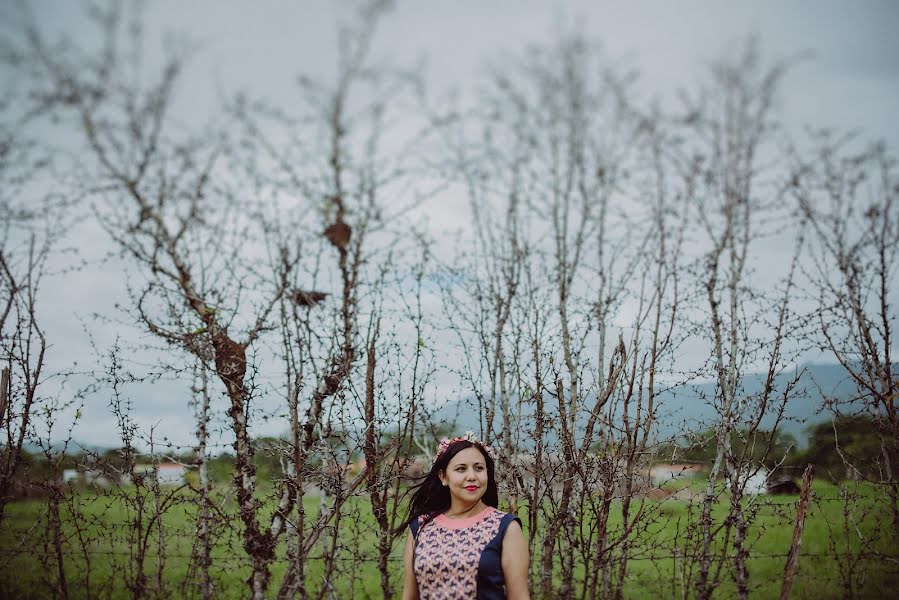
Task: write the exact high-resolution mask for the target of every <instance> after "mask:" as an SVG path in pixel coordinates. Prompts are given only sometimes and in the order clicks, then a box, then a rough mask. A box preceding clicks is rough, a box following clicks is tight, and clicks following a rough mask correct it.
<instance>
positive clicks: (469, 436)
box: [434, 431, 496, 463]
mask: <svg viewBox="0 0 899 600" xmlns="http://www.w3.org/2000/svg"><path fill="white" fill-rule="evenodd" d="M456 442H471V443H473V444H477V445H478V446H480V447H481V448H483V449H484V452H486V453H487V454H488V455H489V456H490V458H493V459H495V458H496V457H495V456H493V448H491V447H490V446H488V445H487V444H485V443H484V442H482V441H481V440H479V439H478V438H477V437H476V436H475V434H474V432H473V431H466V432H465V435H460V436H458V437H454V438H452V439H447V438H440V443H439V444H438V445H437V454H435V455H434V463H436V462H437V461H438V460H439V459H440V456H441V455H442V454H443V453H444V452H446V451H447V450H448V449H449V447H450V446H452V445H453V444H455V443H456Z"/></svg>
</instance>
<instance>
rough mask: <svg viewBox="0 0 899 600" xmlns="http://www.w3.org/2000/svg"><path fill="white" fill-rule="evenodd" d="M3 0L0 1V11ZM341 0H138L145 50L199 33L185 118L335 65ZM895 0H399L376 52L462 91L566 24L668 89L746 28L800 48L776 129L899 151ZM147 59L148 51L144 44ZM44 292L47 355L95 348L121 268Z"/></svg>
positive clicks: (172, 408)
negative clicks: (224, 98) (230, 95)
mask: <svg viewBox="0 0 899 600" xmlns="http://www.w3.org/2000/svg"><path fill="white" fill-rule="evenodd" d="M10 5H11V3H10V2H9V1H8V0H4V1H3V2H2V4H0V6H3V11H4V12H7V11H9V10H10ZM28 5H29V6H30V10H31V11H32V12H33V14H34V15H35V16H36V18H37V19H38V21H39V22H40V23H41V25H42V27H44V28H45V29H46V30H47V31H52V32H56V33H59V32H65V33H67V34H68V35H71V36H72V37H74V38H76V39H82V40H83V41H84V42H86V43H90V42H91V40H86V39H83V38H84V36H85V35H86V33H85V32H86V31H87V30H86V29H85V28H84V27H83V24H82V23H81V21H80V19H79V17H78V11H77V10H76V8H77V3H76V2H64V1H62V0H60V1H58V2H49V1H46V0H37V1H32V2H28ZM347 6H348V4H347V3H345V2H336V1H332V0H328V1H325V0H296V1H293V2H287V1H271V2H244V1H238V0H229V1H221V0H204V1H197V0H195V1H192V2H185V1H183V0H157V1H153V2H148V3H147V5H146V22H147V31H146V36H147V39H148V41H149V42H152V43H151V45H150V47H151V49H152V48H156V49H158V48H159V47H160V44H162V43H163V40H164V39H165V38H164V36H165V35H167V34H183V35H185V36H187V37H188V38H190V39H191V40H193V41H195V42H197V44H198V51H197V53H196V55H195V56H194V58H193V60H192V61H191V63H190V68H189V69H188V71H187V77H186V81H185V83H184V85H183V86H182V92H181V96H180V102H181V103H182V104H181V106H182V110H183V111H184V112H183V115H184V118H186V119H188V120H190V119H197V120H202V119H203V118H204V115H205V114H206V113H208V112H213V111H214V110H216V107H217V103H218V102H219V98H220V93H221V91H223V90H224V91H226V92H233V91H236V90H239V89H246V90H247V91H249V92H250V93H252V94H253V95H254V96H260V97H267V98H273V99H278V98H282V97H288V95H293V94H295V83H294V82H295V76H296V75H298V74H309V75H312V76H314V77H318V78H328V77H329V76H332V75H333V74H334V71H335V66H336V58H335V48H336V43H335V39H336V35H335V32H336V30H337V23H338V21H339V20H340V19H341V17H342V15H345V14H346V9H347ZM897 25H899V2H896V1H892V0H882V1H863V2H846V1H840V0H804V1H792V2H784V1H782V0H780V1H776V0H770V1H757V0H756V1H752V2H747V1H731V2H725V1H721V0H716V1H701V2H700V1H678V2H674V1H668V0H666V1H662V0H659V1H655V2H611V1H608V2H606V1H596V0H594V1H574V0H569V1H554V2H553V1H547V0H543V1H538V0H406V1H399V2H397V3H396V6H395V8H394V10H393V11H392V12H391V13H390V14H389V16H387V17H386V19H385V20H384V21H383V23H382V24H381V27H380V29H379V32H378V37H377V38H376V43H375V55H376V56H378V57H381V58H384V59H385V60H389V61H390V62H392V63H394V64H397V65H404V64H405V65H413V64H419V63H423V64H424V68H425V74H426V76H427V80H428V83H429V89H430V93H431V94H441V93H445V92H446V91H449V90H451V89H454V88H456V89H462V90H466V89H470V88H471V86H472V85H473V84H474V82H475V81H476V79H477V77H478V76H479V75H481V74H482V73H483V69H484V67H485V65H486V64H488V63H489V62H490V61H497V60H499V59H500V58H501V57H503V56H507V55H510V54H515V53H517V52H519V51H520V50H522V49H523V48H524V47H525V46H526V45H528V44H532V43H541V42H549V41H551V40H552V39H553V38H554V37H557V34H559V33H570V32H579V33H582V34H584V35H586V36H587V37H589V38H592V39H595V40H598V41H599V42H600V43H601V44H602V46H603V47H604V49H605V52H606V54H607V56H608V57H610V58H611V59H612V60H614V61H621V63H622V64H626V65H629V66H631V67H633V68H636V69H638V70H639V71H640V73H641V75H642V89H643V90H644V91H645V92H646V93H647V94H659V95H661V96H662V97H670V96H671V95H672V94H673V92H674V91H675V90H676V89H677V88H678V87H679V86H683V87H690V85H691V84H692V83H693V82H695V81H697V80H698V79H699V78H700V77H701V76H702V74H703V69H704V68H705V67H706V66H707V65H708V64H709V63H710V62H712V61H714V60H716V59H718V58H720V57H721V56H723V55H728V54H729V55H734V54H736V52H737V51H738V49H739V48H740V46H741V45H742V44H743V43H744V42H745V40H746V39H747V38H748V37H749V36H751V35H754V36H756V37H757V38H758V40H759V41H760V43H761V49H762V52H763V54H764V56H765V57H766V58H772V59H773V58H782V57H788V56H793V55H797V54H799V53H802V52H806V51H811V52H812V53H813V54H812V57H811V58H809V59H808V60H805V61H803V62H801V63H800V64H799V65H797V66H796V67H795V68H794V70H793V71H792V73H791V74H790V75H789V76H788V77H787V79H786V81H785V83H784V86H783V88H782V93H781V96H780V100H781V105H780V112H781V115H782V117H783V120H784V122H785V124H786V125H787V127H788V128H789V129H790V131H792V132H795V133H797V134H799V133H800V132H801V131H802V129H803V127H805V126H807V125H813V126H822V125H828V126H833V127H836V128H838V129H843V130H854V129H857V130H859V131H860V132H862V134H863V135H864V136H865V137H868V138H872V137H874V138H884V139H885V140H886V141H887V143H888V145H889V146H890V147H891V148H892V149H893V151H894V152H895V149H896V148H899V118H897V114H896V105H897V99H899V35H897V34H896V30H897ZM149 58H150V59H151V62H152V60H153V56H150V57H149ZM463 207H464V202H460V203H458V204H455V205H454V204H452V203H444V204H443V205H441V206H439V207H434V208H433V210H434V211H436V213H439V218H437V219H435V221H436V222H439V223H440V224H441V226H442V227H445V228H448V229H452V228H453V227H456V226H462V225H463V224H464V221H465V210H464V208H463ZM77 235H78V236H81V237H80V238H79V239H76V240H75V242H76V244H77V245H79V246H81V247H82V249H83V251H84V252H85V254H86V258H88V259H95V258H96V257H98V256H100V255H102V254H103V253H104V252H105V251H106V250H107V249H108V248H109V246H108V245H107V244H106V242H105V241H104V238H103V236H102V234H101V233H99V232H98V231H97V230H96V228H94V227H91V226H90V225H85V226H84V227H83V228H82V229H81V230H79V232H77ZM48 286H51V287H50V289H51V291H52V293H50V294H49V295H48V297H46V298H45V299H44V300H43V301H44V310H45V314H46V315H47V317H46V329H47V330H48V331H50V332H53V339H52V340H51V341H52V342H53V344H54V353H55V355H56V356H62V357H64V359H63V360H73V359H74V358H75V357H83V360H90V359H89V358H88V357H89V356H90V352H89V350H88V345H87V343H86V335H85V331H86V330H88V331H92V332H94V333H95V334H96V335H97V336H98V341H99V342H100V346H101V347H104V346H105V345H107V344H109V343H110V341H111V340H112V339H114V336H115V333H116V328H115V327H104V326H102V325H99V324H98V323H97V322H95V321H93V320H91V318H90V315H91V313H94V312H100V313H104V312H111V304H112V303H113V302H114V301H115V300H116V299H117V298H122V297H123V296H124V294H123V289H124V286H123V281H122V278H121V275H119V274H118V273H116V272H110V270H109V269H104V268H89V269H87V270H85V271H81V272H79V273H78V275H77V277H70V278H68V279H67V278H66V277H60V278H57V280H56V281H54V282H52V283H48ZM154 393H155V396H154V398H153V400H152V401H142V402H136V403H135V416H136V418H137V420H138V422H139V423H140V424H141V425H142V426H143V427H145V428H146V427H148V426H149V425H150V424H157V426H158V428H159V429H160V430H162V431H165V432H166V434H167V435H168V437H169V438H170V439H174V440H176V441H180V442H187V441H188V440H189V439H190V438H191V432H192V429H193V425H192V423H191V420H190V419H189V418H188V416H189V413H188V412H187V411H186V409H185V408H184V399H183V396H182V393H183V388H180V387H177V386H166V385H160V386H158V387H157V388H156V389H155V392H154ZM91 402H92V404H89V405H88V406H86V407H85V410H84V418H83V420H82V423H81V424H80V425H79V429H78V430H77V431H76V433H75V437H76V439H79V440H85V441H88V442H89V443H92V444H113V443H115V440H116V439H117V434H116V432H115V430H114V428H113V427H112V425H113V422H112V420H111V417H110V416H109V415H108V412H107V411H106V406H105V400H101V399H98V398H95V399H93V400H92V401H91Z"/></svg>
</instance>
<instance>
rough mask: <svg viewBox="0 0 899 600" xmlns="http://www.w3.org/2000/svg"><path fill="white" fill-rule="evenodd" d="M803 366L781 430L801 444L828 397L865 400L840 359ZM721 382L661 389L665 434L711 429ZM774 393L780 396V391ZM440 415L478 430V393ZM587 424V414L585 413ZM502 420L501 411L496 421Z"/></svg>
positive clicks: (747, 391) (748, 383)
mask: <svg viewBox="0 0 899 600" xmlns="http://www.w3.org/2000/svg"><path fill="white" fill-rule="evenodd" d="M797 372H801V375H800V377H799V380H798V382H797V384H796V385H795V387H794V388H793V390H792V391H791V393H790V396H789V399H788V401H787V404H786V407H785V409H784V418H783V420H782V421H781V424H780V430H781V431H783V432H785V433H790V434H792V435H793V436H795V437H796V439H797V440H798V441H799V443H800V445H804V444H805V442H806V438H807V436H806V428H807V427H808V426H809V425H810V424H814V423H819V422H821V421H824V420H827V419H829V414H828V412H827V411H826V410H825V404H826V400H827V399H830V400H832V401H836V402H839V403H848V404H855V405H856V406H861V402H860V401H859V400H858V397H859V391H858V388H857V387H856V385H855V383H854V382H853V381H852V380H851V379H850V378H849V374H848V372H847V371H846V369H845V368H843V366H842V365H839V364H808V365H804V366H803V367H800V368H799V369H797ZM795 374H796V373H795V372H791V373H787V374H784V375H782V376H780V377H778V378H777V379H776V380H775V389H776V390H777V392H780V393H782V392H783V390H784V389H785V388H786V385H787V383H788V382H789V381H790V380H791V379H792V378H793V377H794V376H795ZM764 384H765V376H764V375H762V374H751V375H747V376H746V377H744V378H743V381H742V394H741V395H742V396H743V397H750V396H753V395H755V394H758V393H759V392H760V391H761V390H762V389H763V388H764ZM715 389H716V384H715V383H714V382H712V381H705V382H700V383H695V384H691V385H682V386H677V387H675V388H671V389H668V390H664V391H660V392H659V394H658V401H659V404H658V405H659V406H660V408H659V412H658V422H657V433H658V436H659V438H660V439H664V438H670V437H673V436H676V435H678V434H679V433H682V432H686V431H689V432H696V431H701V430H703V429H707V428H709V427H710V426H712V425H713V424H714V423H715V421H716V413H715V410H714V408H713V407H712V405H711V404H710V402H709V399H713V398H714V396H715ZM777 392H775V394H774V395H773V396H774V397H775V398H777V396H778V394H777ZM546 401H547V410H548V411H549V412H550V414H554V412H553V411H552V410H551V408H550V407H552V406H553V405H554V403H555V400H554V399H553V398H551V397H547V398H546ZM533 415H534V409H533V406H532V405H526V406H525V407H524V409H523V411H522V416H521V425H520V426H521V427H522V428H526V429H532V428H533ZM434 418H435V420H437V421H442V422H446V423H454V424H455V429H456V430H457V431H466V430H472V431H478V430H479V429H480V425H479V416H478V413H477V409H476V403H475V402H474V400H473V399H462V400H458V401H455V402H450V403H448V404H446V405H444V406H443V407H442V408H441V409H440V410H438V411H436V413H435V414H434ZM581 421H582V423H581V425H584V424H585V419H581ZM495 422H496V423H497V425H498V424H499V417H498V416H497V420H496V421H495ZM773 423H774V415H769V416H768V417H766V418H765V419H763V421H762V424H761V427H762V428H770V427H771V426H772V425H773ZM556 435H557V434H556V433H555V432H551V433H550V436H549V439H548V441H549V442H550V443H554V442H555V441H556V439H557V438H556Z"/></svg>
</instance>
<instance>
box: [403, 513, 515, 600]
mask: <svg viewBox="0 0 899 600" xmlns="http://www.w3.org/2000/svg"><path fill="white" fill-rule="evenodd" d="M421 520H422V518H421V517H418V518H417V519H415V520H413V521H412V523H410V525H409V528H410V529H411V530H412V537H414V538H415V560H414V562H413V570H414V571H415V580H416V582H417V583H418V595H419V597H420V598H421V600H450V599H452V600H462V599H465V600H469V599H471V600H475V599H477V600H498V599H504V598H505V597H506V585H505V580H504V579H503V566H502V556H503V536H504V535H505V534H506V529H507V528H508V527H509V524H510V523H512V521H518V524H519V525H520V524H521V521H520V520H519V519H518V517H516V516H515V515H512V514H508V513H503V512H500V511H498V510H496V509H495V508H493V507H490V506H488V507H487V508H486V509H484V510H482V511H481V512H479V513H478V514H476V515H475V516H473V517H469V518H467V519H448V518H446V517H445V516H444V515H437V516H436V517H434V519H432V520H431V521H429V522H427V523H426V524H425V526H424V527H420V523H421Z"/></svg>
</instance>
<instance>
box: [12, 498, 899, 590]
mask: <svg viewBox="0 0 899 600" xmlns="http://www.w3.org/2000/svg"><path fill="white" fill-rule="evenodd" d="M183 499H184V500H185V501H183V502H175V503H174V504H173V505H172V506H171V507H169V508H168V509H167V510H166V512H165V514H164V518H163V522H162V525H163V540H164V548H165V556H166V558H165V562H164V568H163V569H162V571H161V574H160V575H161V581H162V593H161V594H159V595H160V596H162V597H188V596H193V595H195V592H196V588H195V586H194V584H193V582H195V581H196V577H195V575H194V574H192V573H191V572H190V570H189V569H190V556H191V550H192V546H193V544H194V541H195V538H196V536H195V534H194V514H195V512H196V510H197V508H196V505H195V504H194V503H193V502H191V501H189V500H190V499H189V498H188V497H187V496H185V497H184V498H183ZM72 500H73V501H74V502H75V503H77V515H78V520H77V522H76V521H73V519H72V516H71V514H69V513H68V512H67V511H63V521H64V522H65V523H66V525H65V526H64V527H63V534H64V536H65V540H64V541H63V547H64V564H65V568H64V573H65V578H66V581H67V584H68V588H69V590H70V592H71V593H72V595H71V597H74V598H82V597H83V598H87V597H97V598H125V597H129V596H130V594H129V591H128V585H129V583H131V584H133V582H134V581H135V580H136V577H137V575H138V572H137V568H136V564H137V561H136V556H137V554H136V552H135V549H136V548H138V547H140V546H141V544H143V545H144V547H145V548H146V551H147V556H146V559H145V560H144V562H143V573H144V575H145V576H146V577H147V586H148V588H149V589H151V590H155V589H157V588H158V584H157V564H156V558H155V557H156V552H157V548H158V540H159V538H158V536H157V532H158V530H157V528H156V525H155V524H153V525H151V526H150V527H149V528H148V527H147V526H146V522H144V527H143V534H142V535H141V536H140V539H138V538H137V537H135V536H134V532H135V529H134V528H133V524H134V523H135V522H136V520H137V513H138V510H137V508H136V507H135V503H132V504H131V505H128V504H126V503H125V502H122V500H121V498H118V499H116V498H112V497H106V496H98V495H96V494H92V493H87V492H82V493H80V494H78V495H75V496H73V497H72ZM645 502H646V506H645V509H646V510H647V514H649V515H651V518H650V519H648V520H647V527H646V529H645V531H644V532H643V533H642V534H640V535H638V536H636V539H637V543H636V544H635V546H634V547H633V548H632V549H631V550H630V552H629V554H630V556H631V561H630V563H629V574H628V578H627V584H626V586H625V595H626V596H627V597H629V598H658V597H667V598H680V597H681V592H682V591H683V587H684V583H682V582H684V581H688V580H689V572H685V571H684V565H685V564H686V565H687V566H689V563H685V562H684V561H683V559H680V560H679V559H678V557H682V556H683V552H684V550H685V547H687V546H688V544H689V540H690V537H691V535H693V534H695V526H694V527H693V528H692V529H691V527H690V526H689V523H691V522H694V520H695V512H696V511H697V510H698V506H699V505H698V504H693V505H691V504H690V503H688V502H685V501H672V500H666V501H661V502H660V501H645ZM847 502H848V503H847ZM795 506H796V497H791V496H780V497H771V498H763V499H761V501H760V503H759V509H758V516H757V518H756V521H755V522H754V524H753V526H752V527H751V528H750V530H749V539H750V543H751V547H750V559H749V570H750V582H751V589H752V595H753V597H758V598H771V597H777V596H778V594H779V591H780V585H781V580H782V577H783V569H784V563H785V555H786V553H787V551H788V550H789V545H790V538H791V535H792V524H791V523H792V520H793V515H794V513H795ZM847 506H848V507H849V509H851V510H850V511H849V512H848V513H847V512H846V507H847ZM145 508H146V509H149V508H150V506H146V507H145ZM305 508H306V510H307V513H308V514H310V515H315V514H316V513H317V511H318V500H317V499H316V498H307V499H306V504H305ZM222 509H223V514H224V515H225V516H226V518H228V519H229V520H230V521H229V522H227V523H224V524H223V527H222V528H221V529H220V530H219V531H217V532H216V534H217V543H216V546H215V550H214V560H213V568H212V574H213V578H214V580H215V582H216V597H219V598H240V597H243V596H244V595H245V592H246V587H245V584H244V580H245V579H246V577H247V574H248V572H249V570H248V568H247V566H246V561H245V559H243V558H242V556H243V552H242V549H241V540H240V538H239V535H238V533H237V532H238V531H239V527H238V526H237V523H236V522H234V510H233V509H234V507H233V505H232V504H231V503H230V502H228V501H226V502H225V503H224V504H223V506H222ZM715 510H716V513H717V515H716V516H718V517H720V516H721V515H723V514H724V513H725V511H726V507H725V506H723V505H721V506H716V508H715ZM345 513H346V514H345V516H343V517H342V521H341V527H342V529H341V541H342V543H341V547H340V551H339V557H340V560H339V561H338V569H339V571H338V573H337V574H336V575H335V576H334V577H332V584H333V585H335V589H336V595H337V597H340V598H366V597H372V598H374V597H380V591H379V575H378V572H377V569H376V566H375V564H374V560H373V559H374V556H375V554H374V538H373V535H372V531H373V525H372V522H373V521H372V518H371V513H370V511H369V509H368V506H367V504H366V502H365V501H364V499H355V500H354V501H353V502H351V503H350V504H348V506H347V511H345ZM691 513H692V515H691ZM846 514H849V515H851V517H852V518H851V519H850V522H849V524H848V526H847V519H846ZM885 515H886V512H885V511H884V510H883V507H882V506H881V505H879V504H878V502H877V501H876V500H875V499H874V497H873V495H872V494H870V493H868V494H865V493H863V494H862V495H861V496H860V497H859V498H855V497H843V498H841V495H840V490H839V489H838V488H837V487H835V486H832V485H828V484H824V483H816V484H815V500H814V502H813V503H812V505H811V506H810V510H809V514H808V518H807V521H806V527H805V532H804V535H803V541H802V555H801V558H800V562H799V573H798V575H797V578H796V580H795V583H794V593H793V597H794V598H843V597H846V595H847V589H848V588H847V587H846V585H847V582H851V589H852V593H853V595H854V596H855V597H858V598H881V597H892V596H893V594H892V591H893V590H896V589H899V569H897V568H896V565H895V564H892V565H890V564H881V563H880V562H879V561H878V560H877V559H874V558H871V557H870V551H871V550H873V549H877V550H879V551H882V552H888V553H890V554H892V555H893V557H894V558H895V557H897V555H899V548H897V543H896V540H893V539H892V538H890V537H889V536H887V535H884V534H881V535H880V537H879V539H878V541H877V542H876V547H874V548H872V547H870V546H869V547H863V546H862V543H861V542H860V538H859V535H858V532H861V533H863V534H865V537H868V536H869V534H871V533H872V532H874V531H875V530H877V528H878V527H881V528H882V529H883V530H884V531H889V527H890V524H889V523H888V522H886V521H885V520H884V518H885ZM47 516H48V515H47V511H46V503H45V502H43V501H24V502H17V503H13V504H12V505H10V506H8V507H7V512H6V517H5V519H4V523H3V525H2V529H0V573H2V574H0V591H2V594H3V596H4V597H10V598H46V597H50V596H51V595H52V594H51V590H52V588H51V587H49V586H50V582H51V581H53V580H54V579H55V577H56V575H55V569H56V566H55V562H54V561H53V560H52V559H50V560H48V559H47V556H48V554H50V548H51V547H50V546H48V545H46V542H47V540H46V536H45V535H44V533H45V531H46V523H47ZM523 516H525V515H523ZM719 520H720V519H719ZM525 522H526V521H525ZM75 523H77V525H76V524H75ZM582 525H584V524H582ZM610 527H611V528H612V529H616V528H618V527H620V517H619V519H618V520H615V519H612V520H611V521H610ZM526 533H528V532H526ZM129 535H130V536H131V537H130V538H129ZM84 549H86V550H87V551H86V552H85V551H84ZM284 552H285V548H284V546H283V544H282V545H281V547H280V548H279V557H278V559H277V560H276V561H275V563H274V565H273V568H272V571H273V573H272V581H273V582H274V585H273V587H274V588H275V589H274V590H273V591H272V595H274V593H275V591H276V586H277V584H278V583H279V582H280V580H281V577H282V575H283V573H284V571H285V569H286V561H285V560H284V559H283V557H284ZM400 552H401V544H400V543H397V544H396V547H395V549H394V555H393V557H392V561H391V565H392V568H393V572H394V574H395V581H396V582H397V584H399V582H400V577H399V575H400V572H401V568H402V564H401V559H400ZM586 568H588V567H587V565H583V564H578V565H576V566H575V575H576V577H575V581H576V583H577V582H578V581H580V580H581V579H582V577H581V575H582V574H583V573H584V571H585V569H586ZM728 569H729V566H727V565H726V566H725V571H724V573H723V576H722V581H723V583H722V586H721V588H720V590H719V592H718V597H722V598H728V597H731V596H732V595H733V591H734V587H733V584H732V582H731V578H730V575H729V571H728ZM307 573H308V582H309V587H310V588H311V589H318V588H320V587H321V581H322V561H321V560H314V561H311V562H310V563H309V564H308V565H307ZM577 589H578V588H577V585H576V590H577ZM686 591H687V593H688V596H689V595H690V593H691V591H692V590H691V588H690V587H689V584H686ZM150 597H152V595H151V596H150Z"/></svg>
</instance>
